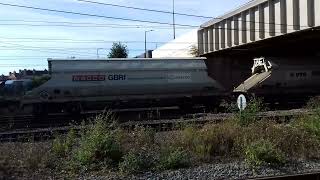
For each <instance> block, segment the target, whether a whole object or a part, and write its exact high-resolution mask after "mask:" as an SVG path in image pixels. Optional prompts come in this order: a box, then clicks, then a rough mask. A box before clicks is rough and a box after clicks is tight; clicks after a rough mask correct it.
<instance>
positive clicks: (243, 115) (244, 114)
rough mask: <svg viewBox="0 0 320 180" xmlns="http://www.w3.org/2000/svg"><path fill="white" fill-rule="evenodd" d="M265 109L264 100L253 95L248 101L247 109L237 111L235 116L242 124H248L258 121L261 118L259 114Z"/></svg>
mask: <svg viewBox="0 0 320 180" xmlns="http://www.w3.org/2000/svg"><path fill="white" fill-rule="evenodd" d="M264 110H266V108H265V107H264V105H263V100H262V99H259V98H255V97H253V98H252V99H250V101H249V102H248V105H247V107H246V109H245V110H244V111H241V112H239V113H237V115H236V116H235V118H236V120H237V122H238V123H239V124H240V125H241V126H248V125H250V124H253V123H255V122H257V121H258V120H259V119H258V117H257V114H258V113H259V112H261V111H264Z"/></svg>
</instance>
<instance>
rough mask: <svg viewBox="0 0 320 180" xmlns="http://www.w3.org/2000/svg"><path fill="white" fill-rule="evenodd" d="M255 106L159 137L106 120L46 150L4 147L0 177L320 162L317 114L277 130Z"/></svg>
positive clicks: (102, 118) (61, 138)
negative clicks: (237, 162) (219, 163)
mask: <svg viewBox="0 0 320 180" xmlns="http://www.w3.org/2000/svg"><path fill="white" fill-rule="evenodd" d="M251 106H253V107H250V106H249V107H248V109H247V112H245V113H246V114H242V116H241V117H238V118H232V119H230V120H227V121H224V122H220V123H217V124H207V125H204V126H203V127H199V126H197V127H196V126H187V127H182V128H181V130H179V131H173V132H157V133H156V132H154V131H153V130H152V129H150V128H144V127H136V128H135V129H134V130H131V131H124V130H122V129H121V128H119V126H118V125H117V123H115V120H114V118H113V117H112V116H111V115H110V114H102V115H99V116H97V117H96V118H95V119H93V121H92V123H91V124H89V125H86V126H84V127H83V129H82V130H81V131H80V132H75V131H74V130H71V131H70V132H69V133H68V134H67V135H66V136H59V137H57V138H56V139H55V140H54V141H53V142H52V144H47V146H46V147H47V148H40V147H41V144H39V143H26V144H22V145H21V144H20V145H19V146H21V147H19V148H13V147H12V146H8V147H6V148H5V147H4V146H0V153H1V154H0V155H1V156H0V171H2V172H3V174H10V173H12V172H16V169H23V171H25V172H47V171H48V172H51V171H53V172H56V173H58V174H61V172H64V173H65V174H71V175H78V174H79V173H89V172H92V171H104V170H108V171H115V172H120V174H122V175H129V174H137V173H143V172H146V171H163V170H167V169H179V168H186V167H189V166H194V165H198V164H201V163H214V162H215V161H216V160H217V159H225V158H226V159H232V158H236V159H242V160H244V161H245V162H247V163H248V165H249V167H254V168H256V167H259V166H282V165H283V164H285V163H286V162H290V161H295V160H301V159H304V160H313V159H319V158H320V123H319V122H320V121H319V116H318V114H312V115H306V116H301V117H299V118H296V119H294V120H292V121H291V122H290V123H286V124H278V123H276V122H274V121H266V120H258V119H254V118H253V117H251V116H254V115H255V114H256V113H257V112H259V110H261V108H260V106H261V104H260V103H259V102H257V103H256V104H253V105H251ZM76 133H78V134H76ZM34 144H37V146H34ZM12 149H14V150H12ZM12 152H14V153H12ZM0 175H1V174H0Z"/></svg>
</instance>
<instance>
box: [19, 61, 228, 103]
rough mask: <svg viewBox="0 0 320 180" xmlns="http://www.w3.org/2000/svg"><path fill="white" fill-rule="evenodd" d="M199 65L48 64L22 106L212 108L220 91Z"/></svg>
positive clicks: (56, 62) (108, 62) (128, 62)
mask: <svg viewBox="0 0 320 180" xmlns="http://www.w3.org/2000/svg"><path fill="white" fill-rule="evenodd" d="M204 60H205V59H204V58H190V59H185V58H183V59H105V60H90V59H88V60H63V59H48V64H49V72H50V74H51V79H50V80H49V81H47V82H46V83H45V84H43V85H41V86H40V87H38V88H36V89H33V90H32V91H31V92H29V93H28V94H27V95H25V96H24V97H23V100H22V103H23V104H24V105H30V104H53V105H59V106H66V105H67V104H69V105H67V106H73V107H74V106H76V107H78V106H81V108H83V107H85V106H87V107H93V106H94V105H95V104H101V106H104V105H103V104H104V103H106V102H107V103H109V105H110V106H111V105H115V104H122V105H124V106H125V105H130V104H131V105H132V106H135V107H136V106H138V105H141V106H150V105H151V104H152V103H155V102H157V103H159V104H161V105H172V104H174V103H177V102H179V103H184V102H183V100H185V99H190V100H191V99H202V100H209V99H208V98H207V97H214V98H213V99H214V100H213V99H212V101H213V102H211V103H212V104H215V103H216V102H214V101H215V100H217V101H218V99H219V98H218V97H219V96H220V95H221V93H222V92H223V91H224V88H223V87H222V86H221V85H220V84H219V83H218V82H217V81H215V80H213V79H211V78H210V77H209V76H208V73H207V67H206V65H205V62H204ZM55 107H57V106H55Z"/></svg>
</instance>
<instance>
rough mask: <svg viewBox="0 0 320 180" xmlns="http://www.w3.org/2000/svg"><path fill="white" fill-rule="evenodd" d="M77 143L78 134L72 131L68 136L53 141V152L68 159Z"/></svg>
mask: <svg viewBox="0 0 320 180" xmlns="http://www.w3.org/2000/svg"><path fill="white" fill-rule="evenodd" d="M75 142H76V132H75V130H74V129H71V130H70V131H69V132H68V134H67V136H66V137H64V136H58V137H56V138H55V139H54V140H53V143H52V151H53V153H54V154H55V155H56V156H57V157H66V156H67V155H68V154H69V153H70V152H72V148H73V146H74V144H75Z"/></svg>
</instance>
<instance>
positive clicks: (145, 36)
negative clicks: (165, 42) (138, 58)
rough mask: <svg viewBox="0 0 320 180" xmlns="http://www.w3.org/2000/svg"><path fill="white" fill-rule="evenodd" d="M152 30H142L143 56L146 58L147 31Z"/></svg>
mask: <svg viewBox="0 0 320 180" xmlns="http://www.w3.org/2000/svg"><path fill="white" fill-rule="evenodd" d="M151 31H153V30H148V31H144V58H147V32H151Z"/></svg>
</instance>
